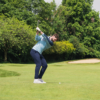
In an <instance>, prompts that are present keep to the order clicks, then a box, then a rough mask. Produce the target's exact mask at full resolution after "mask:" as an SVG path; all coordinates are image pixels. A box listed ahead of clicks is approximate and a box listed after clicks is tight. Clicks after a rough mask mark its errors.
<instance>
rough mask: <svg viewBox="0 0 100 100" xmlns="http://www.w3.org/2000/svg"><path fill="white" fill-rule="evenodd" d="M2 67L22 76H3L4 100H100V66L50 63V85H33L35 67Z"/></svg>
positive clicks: (0, 99)
mask: <svg viewBox="0 0 100 100" xmlns="http://www.w3.org/2000/svg"><path fill="white" fill-rule="evenodd" d="M0 66H1V67H0V69H1V70H6V71H8V72H9V71H13V72H16V73H19V74H20V76H12V77H10V76H8V77H0V100H100V63H97V64H68V63H67V62H57V63H49V64H48V68H47V71H46V73H45V75H44V77H43V79H44V81H46V82H47V83H46V84H33V79H34V70H35V65H34V64H0ZM59 83H60V84H59Z"/></svg>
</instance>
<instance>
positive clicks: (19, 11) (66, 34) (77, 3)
mask: <svg viewBox="0 0 100 100" xmlns="http://www.w3.org/2000/svg"><path fill="white" fill-rule="evenodd" d="M92 4H93V0H62V5H60V6H59V7H58V8H57V7H56V4H55V0H53V2H51V3H47V2H45V1H44V0H0V62H2V61H9V62H29V61H32V59H31V56H30V54H29V53H30V50H31V48H32V46H33V45H35V43H36V41H35V39H34V38H35V34H36V31H35V28H36V26H37V21H38V20H40V22H39V27H40V28H41V30H42V31H43V32H44V33H46V34H47V35H52V34H54V33H57V34H59V36H60V42H56V43H55V46H54V47H52V48H51V49H49V50H47V51H45V52H44V55H45V57H46V58H48V56H49V57H50V55H51V57H52V56H54V60H56V58H57V59H58V60H59V59H61V60H67V59H76V58H78V59H79V58H84V57H100V21H99V13H98V12H96V11H94V10H92ZM68 41H69V42H70V43H69V42H68ZM69 55H70V56H69ZM58 56H59V57H58Z"/></svg>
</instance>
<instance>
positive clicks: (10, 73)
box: [0, 69, 20, 77]
mask: <svg viewBox="0 0 100 100" xmlns="http://www.w3.org/2000/svg"><path fill="white" fill-rule="evenodd" d="M19 75H20V74H19V73H17V72H14V71H7V70H2V69H0V77H10V76H19Z"/></svg>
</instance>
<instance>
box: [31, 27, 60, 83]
mask: <svg viewBox="0 0 100 100" xmlns="http://www.w3.org/2000/svg"><path fill="white" fill-rule="evenodd" d="M36 30H37V33H36V36H35V40H36V41H38V42H37V44H36V45H34V46H33V48H32V49H31V51H30V55H31V56H32V58H33V60H34V62H35V64H36V68H35V77H34V81H33V83H46V82H44V81H43V80H42V76H43V74H44V72H45V71H46V69H47V62H46V60H45V58H44V57H43V55H42V52H43V51H44V50H46V49H49V48H50V47H52V46H53V42H55V41H57V40H58V39H59V35H58V34H54V35H53V36H51V37H50V36H49V37H48V36H47V35H46V34H44V33H43V32H42V31H41V30H40V29H39V27H37V28H36ZM39 32H40V33H41V35H40V36H39ZM41 66H42V68H41Z"/></svg>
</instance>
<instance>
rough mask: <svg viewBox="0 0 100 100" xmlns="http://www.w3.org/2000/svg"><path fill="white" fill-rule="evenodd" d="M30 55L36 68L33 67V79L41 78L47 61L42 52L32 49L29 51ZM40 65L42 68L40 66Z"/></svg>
mask: <svg viewBox="0 0 100 100" xmlns="http://www.w3.org/2000/svg"><path fill="white" fill-rule="evenodd" d="M30 55H31V56H32V58H33V60H34V62H35V64H36V68H35V79H38V78H42V76H43V74H44V72H45V70H46V69H47V62H46V60H45V58H44V57H43V55H42V54H40V53H39V52H37V51H35V50H34V49H32V50H31V51H30ZM41 66H42V68H41Z"/></svg>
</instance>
